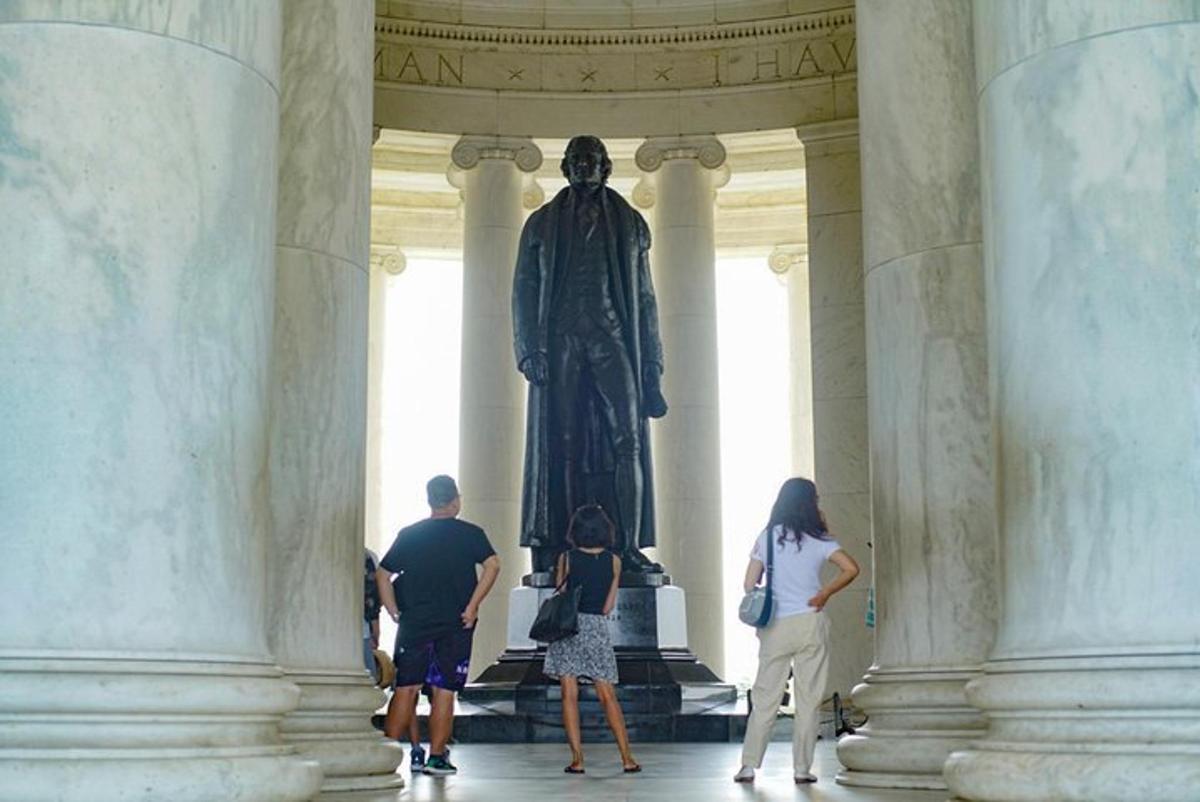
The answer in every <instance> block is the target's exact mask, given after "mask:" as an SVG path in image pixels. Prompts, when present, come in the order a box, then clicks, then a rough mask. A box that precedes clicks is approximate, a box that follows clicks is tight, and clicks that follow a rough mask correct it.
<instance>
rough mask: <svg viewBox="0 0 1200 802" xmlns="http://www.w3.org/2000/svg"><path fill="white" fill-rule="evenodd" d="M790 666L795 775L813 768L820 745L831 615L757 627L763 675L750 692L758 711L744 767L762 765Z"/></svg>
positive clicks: (750, 724) (754, 713)
mask: <svg viewBox="0 0 1200 802" xmlns="http://www.w3.org/2000/svg"><path fill="white" fill-rule="evenodd" d="M789 668H790V669H791V670H792V673H793V674H794V676H795V692H796V700H795V701H796V718H795V721H794V723H793V726H792V765H793V771H794V772H795V774H797V775H800V774H804V773H806V772H808V771H809V770H810V769H811V768H812V761H813V752H814V751H816V748H817V715H818V712H819V710H820V707H821V697H822V696H823V695H824V693H825V675H826V674H827V673H828V671H829V618H828V617H827V616H826V615H825V613H801V614H800V615H789V616H787V617H786V618H777V619H775V620H773V621H772V622H771V623H770V624H768V625H767V626H765V627H763V628H762V629H759V630H758V675H757V676H756V677H755V678H754V689H753V691H752V692H751V698H752V701H753V703H754V710H753V711H751V713H750V719H749V721H747V722H746V740H745V742H744V743H743V744H742V765H743V766H753V767H754V768H758V767H760V766H761V765H762V759H763V754H764V753H765V752H766V751H767V743H768V742H769V741H770V740H771V730H772V729H773V728H774V726H775V717H776V716H777V715H778V714H779V703H780V702H782V701H783V691H784V689H785V688H786V687H787V679H788V669H789Z"/></svg>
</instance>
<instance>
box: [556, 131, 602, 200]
mask: <svg viewBox="0 0 1200 802" xmlns="http://www.w3.org/2000/svg"><path fill="white" fill-rule="evenodd" d="M562 171H563V175H565V176H566V177H567V181H569V182H570V183H571V186H573V187H588V188H591V189H595V188H596V187H599V186H603V185H604V184H606V183H607V182H608V177H609V175H611V174H612V159H610V158H608V149H607V148H605V147H604V143H603V142H601V141H600V139H599V138H598V137H594V136H588V135H583V136H577V137H572V139H571V141H570V142H568V143H567V152H566V153H564V154H563V160H562Z"/></svg>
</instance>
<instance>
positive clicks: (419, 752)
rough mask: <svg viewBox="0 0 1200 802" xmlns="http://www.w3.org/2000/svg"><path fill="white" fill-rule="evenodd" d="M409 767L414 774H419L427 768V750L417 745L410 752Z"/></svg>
mask: <svg viewBox="0 0 1200 802" xmlns="http://www.w3.org/2000/svg"><path fill="white" fill-rule="evenodd" d="M408 767H409V768H410V769H412V770H413V771H414V772H418V771H420V770H421V769H423V768H425V750H424V749H422V748H421V745H420V744H417V745H416V746H414V747H413V748H412V749H410V750H409V752H408Z"/></svg>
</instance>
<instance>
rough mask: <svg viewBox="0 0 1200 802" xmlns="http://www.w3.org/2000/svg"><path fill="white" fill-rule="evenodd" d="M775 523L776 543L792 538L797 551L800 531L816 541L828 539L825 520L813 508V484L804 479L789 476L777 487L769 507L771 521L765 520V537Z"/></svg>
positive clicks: (814, 495) (815, 495) (815, 492)
mask: <svg viewBox="0 0 1200 802" xmlns="http://www.w3.org/2000/svg"><path fill="white" fill-rule="evenodd" d="M777 525H779V526H782V527H783V532H782V533H781V534H780V535H779V545H781V546H782V545H783V544H784V543H786V542H787V541H788V540H791V541H794V542H795V544H796V550H797V551H799V550H800V541H801V539H802V538H801V533H803V534H805V535H808V536H809V537H815V538H816V539H817V540H829V532H828V531H826V529H825V522H824V521H823V520H821V511H820V510H819V509H817V486H816V485H815V484H813V483H812V482H811V481H810V480H808V479H802V478H800V477H798V476H797V477H793V478H791V479H788V480H787V481H786V482H784V483H783V487H781V488H779V495H778V496H776V497H775V504H774V505H772V507H771V520H770V521H768V522H767V537H770V533H771V532H772V531H774V529H775V527H776V526H777Z"/></svg>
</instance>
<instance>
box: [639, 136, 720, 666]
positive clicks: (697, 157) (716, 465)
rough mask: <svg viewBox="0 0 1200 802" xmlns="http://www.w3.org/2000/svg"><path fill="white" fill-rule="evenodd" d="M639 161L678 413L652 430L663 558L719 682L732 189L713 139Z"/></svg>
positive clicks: (690, 140) (664, 141)
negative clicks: (723, 305) (721, 366)
mask: <svg viewBox="0 0 1200 802" xmlns="http://www.w3.org/2000/svg"><path fill="white" fill-rule="evenodd" d="M635 160H636V162H637V166H638V167H639V168H640V169H641V170H643V171H645V172H648V173H655V176H654V179H655V187H654V214H653V223H652V230H653V248H654V250H653V253H652V256H651V260H650V266H651V271H652V273H653V277H654V284H655V294H656V296H657V299H658V321H659V328H660V330H661V333H662V342H663V355H664V361H665V362H666V364H665V366H664V368H665V370H664V373H663V377H662V389H663V395H664V396H665V397H666V399H667V404H669V405H670V411H669V412H668V413H667V415H666V417H663V418H660V419H659V420H657V421H654V422H653V423H652V424H651V431H652V434H651V438H652V441H653V449H654V471H655V477H654V487H655V503H656V505H657V508H656V515H657V526H658V558H659V560H660V561H661V562H662V564H663V566H664V567H665V568H666V570H667V573H669V574H670V575H671V576H672V578H673V580H674V582H675V584H677V585H679V586H680V587H682V588H683V590H684V592H685V593H686V594H687V621H688V645H689V647H690V648H691V650H692V651H693V652H694V653H695V654H696V656H697V657H699V658H700V660H701V661H702V662H704V663H705V664H706V665H708V667H709V668H711V669H712V670H713V671H715V672H716V673H717V674H718V675H720V674H722V673H723V672H724V664H725V636H724V632H725V630H724V622H725V618H726V616H725V609H724V591H723V587H724V576H723V574H722V568H721V554H722V548H721V543H722V541H721V534H722V529H721V451H720V415H719V409H718V401H719V397H718V392H717V368H718V365H717V288H716V253H715V244H714V233H713V214H714V203H713V202H714V193H715V191H716V187H717V183H718V182H719V181H721V180H728V171H727V170H726V171H722V170H720V169H719V168H722V167H723V166H724V164H725V147H724V146H723V145H722V144H721V143H720V141H719V140H718V139H717V138H716V137H713V136H696V137H653V138H651V139H647V140H646V141H645V142H644V143H643V144H642V145H641V147H639V148H638V150H637V153H636V155H635ZM647 199H648V198H643V201H644V200H647Z"/></svg>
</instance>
